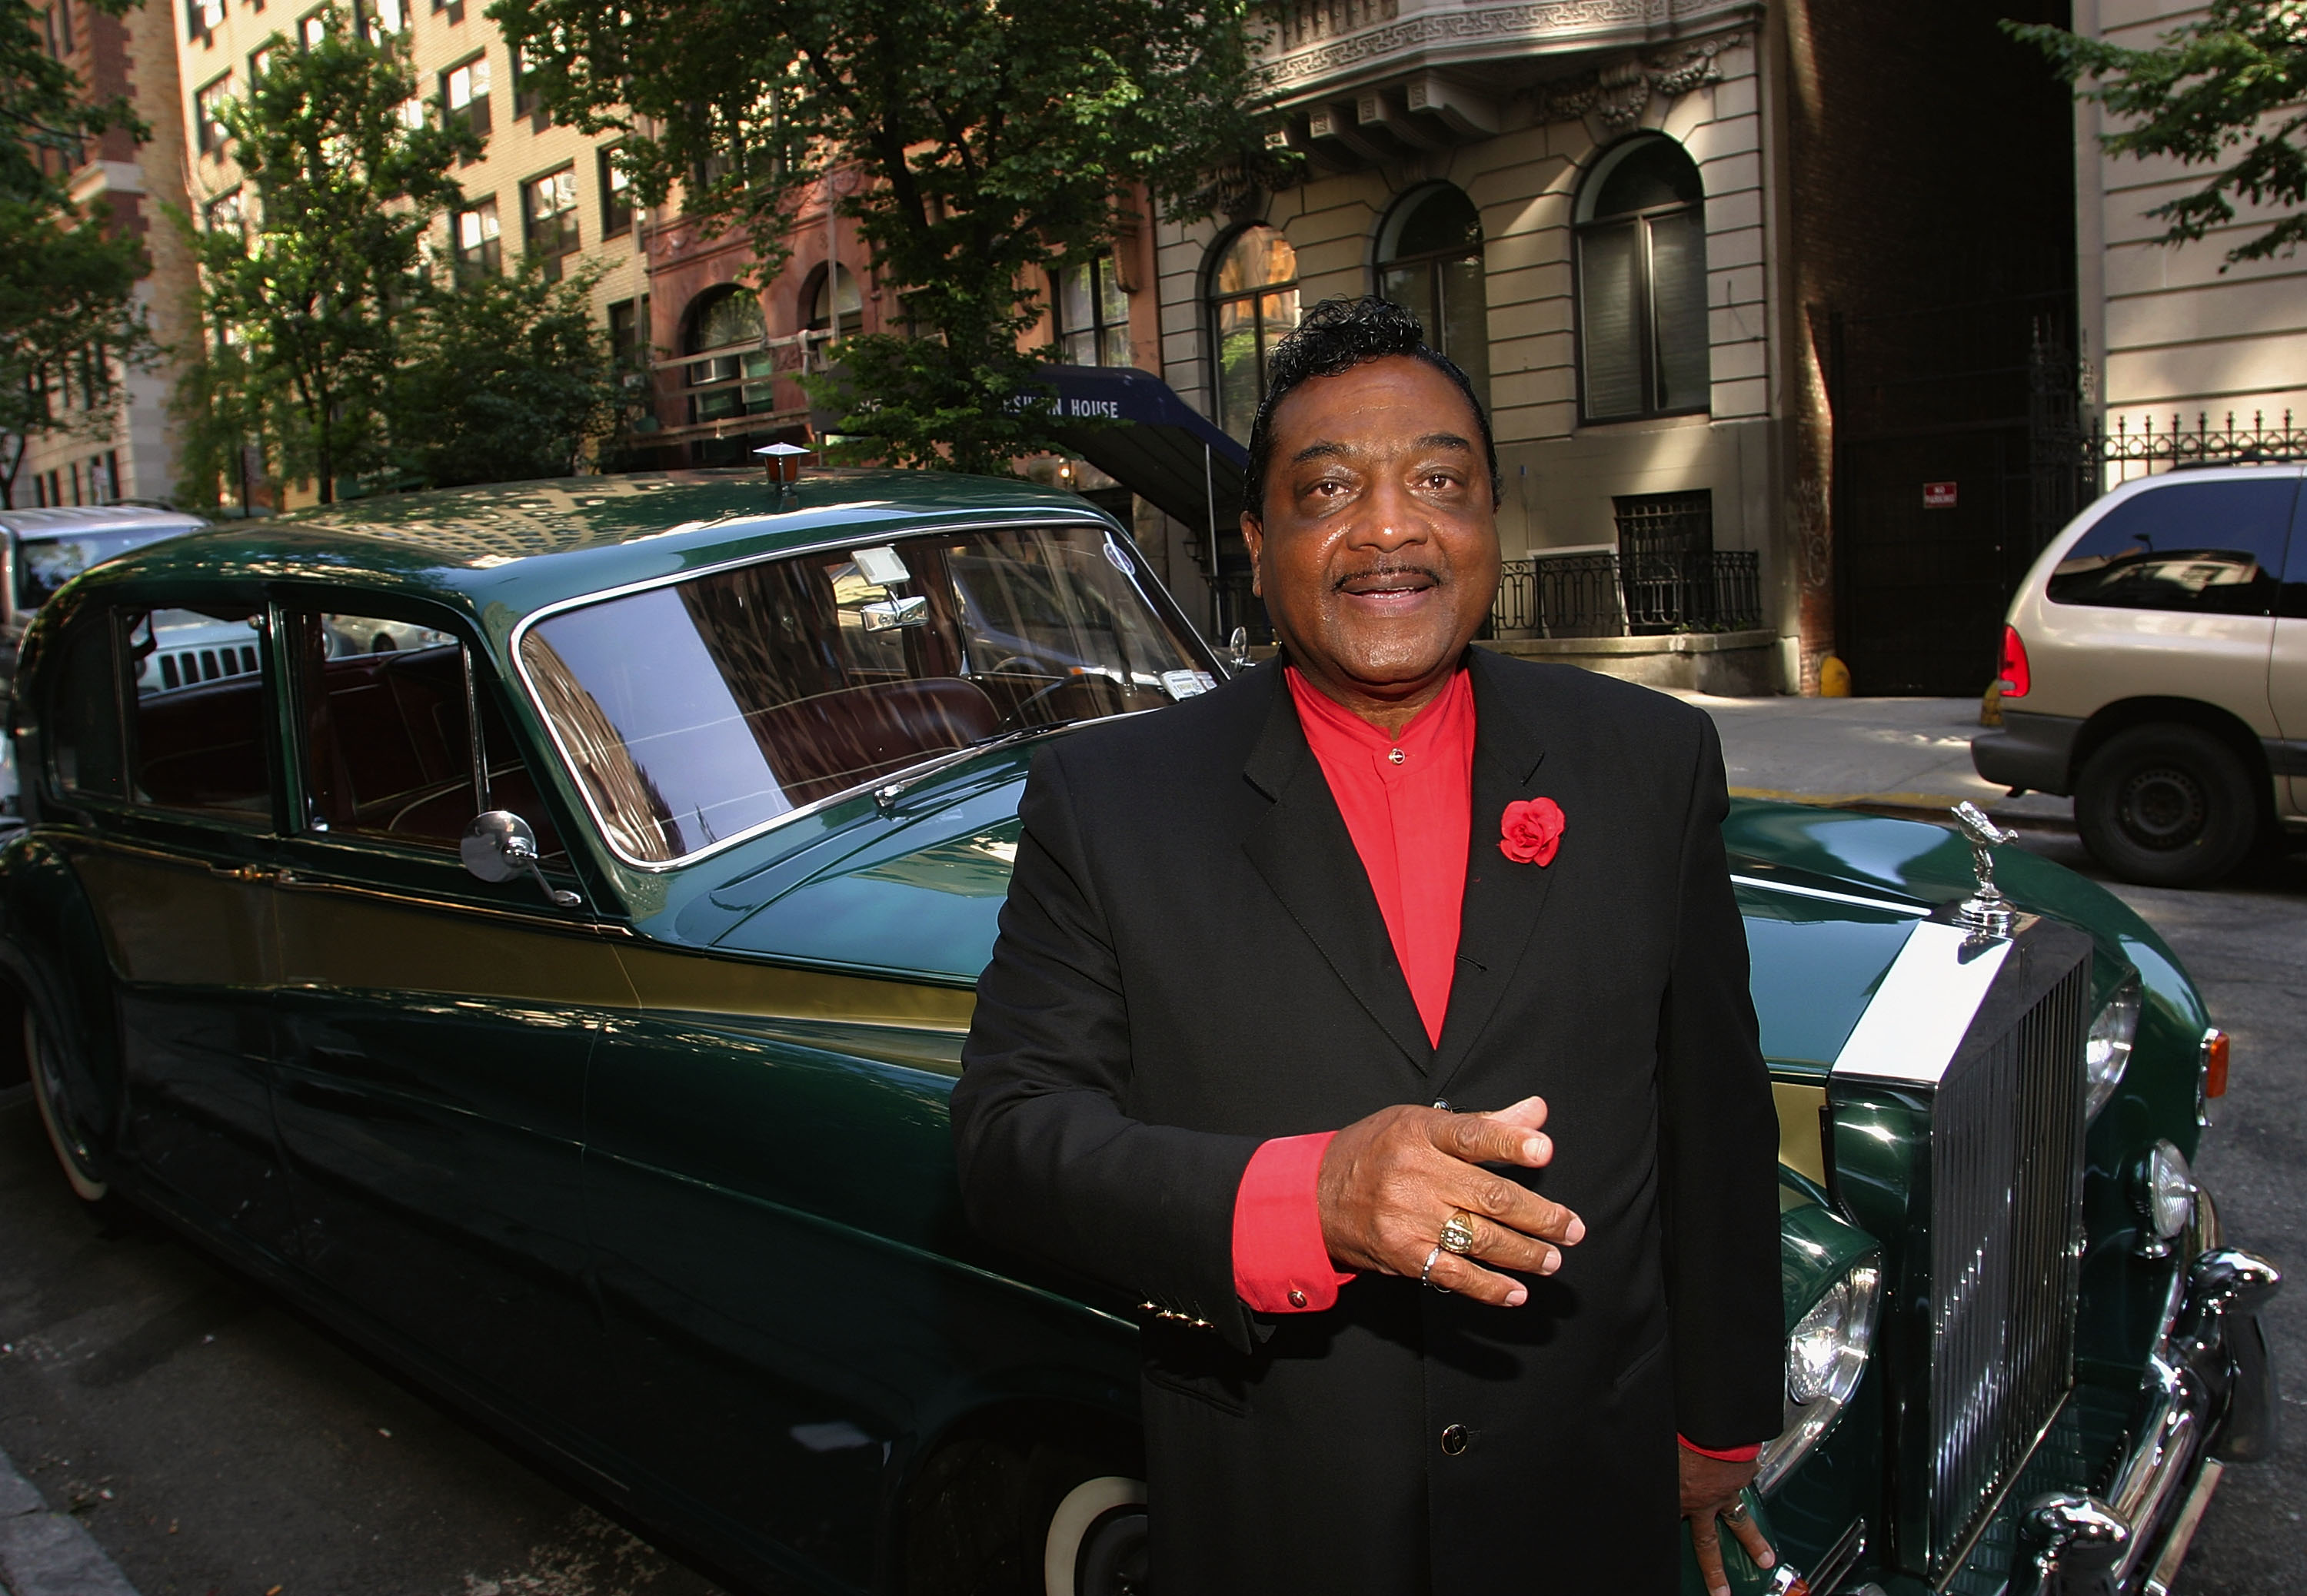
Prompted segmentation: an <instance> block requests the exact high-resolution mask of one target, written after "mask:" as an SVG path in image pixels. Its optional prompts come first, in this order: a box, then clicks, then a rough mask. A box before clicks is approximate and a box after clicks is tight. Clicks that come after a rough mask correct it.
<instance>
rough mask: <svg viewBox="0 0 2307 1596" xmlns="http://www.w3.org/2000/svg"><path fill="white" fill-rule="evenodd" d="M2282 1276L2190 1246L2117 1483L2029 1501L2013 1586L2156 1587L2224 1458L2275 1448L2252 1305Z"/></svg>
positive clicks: (2092, 1594)
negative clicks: (2024, 1550)
mask: <svg viewBox="0 0 2307 1596" xmlns="http://www.w3.org/2000/svg"><path fill="white" fill-rule="evenodd" d="M2281 1284H2283V1276H2281V1275H2280V1274H2278V1273H2277V1271H2276V1268H2275V1266H2273V1265H2272V1264H2270V1263H2268V1261H2267V1260H2266V1259H2261V1258H2258V1257H2254V1256H2253V1255H2252V1254H2251V1253H2248V1252H2243V1251H2241V1250H2236V1249H2234V1248H2231V1247H2215V1248H2213V1249H2211V1250H2208V1251H2206V1252H2203V1253H2200V1255H2198V1256H2197V1258H2196V1259H2195V1261H2194V1263H2193V1265H2192V1266H2191V1267H2190V1268H2189V1269H2188V1271H2187V1274H2186V1276H2185V1289H2184V1293H2183V1296H2182V1298H2181V1300H2180V1302H2178V1304H2177V1306H2176V1310H2175V1311H2174V1313H2172V1314H2171V1315H2170V1316H2169V1319H2168V1320H2167V1328H2166V1329H2165V1333H2164V1336H2163V1340H2162V1344H2161V1345H2159V1346H2158V1347H2157V1349H2156V1352H2155V1355H2154V1357H2153V1358H2152V1359H2150V1360H2149V1361H2148V1374H2147V1385H2148V1393H2149V1397H2148V1409H2147V1413H2146V1415H2145V1417H2144V1418H2143V1419H2142V1420H2141V1421H2140V1424H2139V1426H2138V1428H2137V1429H2136V1430H2133V1432H2132V1435H2131V1451H2130V1453H2129V1454H2128V1455H2126V1456H2125V1457H2124V1458H2123V1464H2122V1466H2121V1467H2120V1468H2119V1469H2118V1470H2117V1471H2116V1473H2115V1476H2114V1487H2113V1489H2110V1490H2109V1491H2108V1492H2107V1493H2106V1495H2105V1497H2104V1498H2101V1497H2095V1496H2091V1495H2089V1494H2088V1493H2087V1492H2083V1491H2054V1492H2051V1493H2050V1494H2048V1495H2046V1496H2042V1497H2038V1498H2036V1499H2035V1500H2034V1501H2033V1502H2031V1503H2029V1504H2028V1506H2027V1510H2026V1512H2025V1514H2024V1515H2022V1517H2021V1521H2020V1522H2021V1527H2022V1532H2023V1533H2024V1534H2025V1536H2026V1538H2027V1541H2028V1557H2027V1558H2026V1559H2025V1560H2024V1561H2023V1562H2022V1565H2021V1567H2020V1570H2019V1571H2018V1572H2019V1577H2018V1578H2017V1579H2016V1580H2015V1581H2014V1582H2013V1584H2012V1591H2013V1592H2014V1593H2015V1596H2028V1593H2031V1596H2131V1593H2132V1592H2140V1593H2142V1596H2161V1592H2164V1591H2165V1589H2166V1588H2167V1586H2168V1583H2169V1582H2170V1580H2171V1578H2172V1577H2173V1576H2174V1575H2175V1574H2176V1573H2177V1572H2178V1564H2179V1559H2180V1558H2183V1557H2184V1556H2185V1555H2186V1549H2187V1542H2188V1541H2189V1540H2190V1539H2191V1538H2192V1536H2193V1534H2194V1529H2195V1523H2196V1521H2197V1519H2199V1518H2200V1515H2201V1514H2202V1510H2203V1506H2204V1505H2205V1503H2206V1502H2207V1501H2208V1498H2209V1494H2210V1488H2211V1487H2212V1486H2213V1485H2214V1484H2216V1483H2217V1479H2218V1471H2219V1469H2220V1467H2221V1465H2222V1464H2226V1463H2244V1462H2249V1461H2251V1460H2253V1459H2256V1458H2261V1457H2265V1456H2268V1455H2269V1454H2271V1453H2272V1452H2273V1451H2274V1450H2275V1442H2276V1413H2277V1399H2276V1389H2275V1372H2274V1370H2273V1369H2272V1368H2271V1367H2270V1366H2269V1364H2268V1357H2267V1340H2266V1336H2265V1335H2264V1334H2263V1333H2262V1332H2261V1331H2260V1327H2259V1319H2258V1313H2259V1310H2260V1308H2261V1307H2262V1306H2264V1305H2265V1304H2266V1302H2268V1299H2269V1298H2271V1297H2273V1296H2274V1294H2275V1293H2276V1289H2277V1287H2278V1286H2280V1285H2281Z"/></svg>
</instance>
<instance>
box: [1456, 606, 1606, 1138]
mask: <svg viewBox="0 0 2307 1596" xmlns="http://www.w3.org/2000/svg"><path fill="white" fill-rule="evenodd" d="M1469 669H1470V670H1471V674H1472V676H1473V686H1474V795H1473V798H1474V807H1473V824H1472V825H1471V827H1469V828H1468V835H1467V850H1466V853H1467V858H1466V898H1465V903H1464V906H1463V907H1462V909H1460V911H1459V926H1458V967H1457V969H1456V971H1455V972H1454V974H1453V976H1452V977H1451V982H1450V1009H1449V1012H1448V1014H1447V1016H1446V1017H1445V1020H1443V1025H1442V1046H1441V1047H1440V1048H1439V1050H1438V1051H1437V1054H1436V1055H1435V1061H1434V1084H1435V1088H1436V1090H1437V1091H1440V1090H1441V1089H1442V1088H1445V1087H1446V1086H1447V1085H1448V1083H1449V1080H1450V1077H1451V1076H1452V1075H1453V1074H1454V1072H1455V1071H1457V1069H1458V1068H1459V1066H1460V1065H1462V1063H1465V1060H1466V1057H1467V1054H1470V1053H1471V1052H1472V1050H1473V1046H1474V1044H1475V1043H1476V1042H1477V1041H1479V1039H1480V1038H1481V1035H1482V1030H1483V1028H1484V1027H1486V1026H1487V1025H1488V1023H1489V1020H1490V1016H1491V1015H1492V1014H1493V1013H1494V1012H1496V1011H1497V1006H1498V1000H1499V999H1500V998H1502V997H1503V996H1505V992H1506V988H1507V987H1508V986H1510V985H1512V983H1513V981H1514V974H1515V971H1516V970H1517V969H1519V968H1520V967H1521V964H1522V953H1523V950H1524V949H1525V948H1527V947H1528V946H1529V944H1530V939H1531V933H1532V932H1533V931H1535V930H1536V928H1537V926H1538V916H1539V910H1540V909H1543V908H1544V907H1545V905H1546V896H1547V893H1548V891H1549V890H1550V889H1551V888H1552V886H1553V884H1554V869H1553V867H1551V866H1539V865H1522V864H1516V863H1515V862H1514V860H1512V859H1509V858H1506V857H1505V854H1503V853H1501V852H1499V851H1498V836H1499V831H1498V823H1499V819H1500V817H1501V816H1502V815H1504V814H1505V807H1506V806H1507V805H1508V804H1510V803H1514V802H1515V801H1517V800H1519V799H1522V798H1536V797H1537V796H1538V795H1539V792H1540V791H1541V790H1542V789H1541V787H1540V785H1539V781H1538V775H1539V769H1540V767H1541V766H1543V765H1544V764H1545V763H1546V748H1545V746H1544V744H1543V743H1542V742H1541V741H1540V740H1539V736H1538V733H1537V730H1536V729H1535V728H1533V727H1532V726H1531V724H1530V723H1529V722H1528V721H1526V720H1524V719H1523V718H1522V714H1521V713H1519V709H1518V706H1517V705H1515V704H1514V703H1512V702H1511V701H1510V699H1509V698H1508V696H1507V695H1506V694H1505V693H1504V692H1502V691H1501V690H1500V684H1499V683H1498V681H1497V676H1498V668H1497V662H1496V661H1495V660H1493V659H1492V657H1491V656H1490V655H1489V654H1488V652H1487V651H1486V650H1483V649H1479V648H1477V649H1475V650H1474V651H1473V659H1472V661H1471V665H1470V667H1469ZM1557 764H1558V762H1557ZM1564 774H1565V772H1563V771H1561V770H1560V769H1558V768H1557V769H1556V770H1554V771H1552V772H1549V775H1550V776H1551V778H1552V779H1553V781H1554V783H1555V784H1557V785H1559V784H1560V781H1561V779H1562V777H1563V776H1564ZM1553 796H1555V797H1556V798H1557V801H1558V800H1559V799H1560V798H1561V796H1562V795H1561V794H1558V793H1557V794H1555V795H1553ZM1573 818H1574V817H1573ZM1566 838H1567V832H1565V841H1566ZM1487 1106H1490V1107H1503V1106H1505V1105H1503V1104H1491V1105H1487Z"/></svg>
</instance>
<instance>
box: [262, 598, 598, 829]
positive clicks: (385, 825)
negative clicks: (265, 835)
mask: <svg viewBox="0 0 2307 1596" xmlns="http://www.w3.org/2000/svg"><path fill="white" fill-rule="evenodd" d="M288 627H289V633H288V635H289V638H290V654H291V657H292V658H293V659H294V660H295V661H296V719H297V724H298V727H299V729H300V730H301V732H302V738H301V741H302V748H301V751H300V752H301V757H302V759H303V761H304V790H305V795H306V798H307V800H308V802H309V803H310V806H311V814H310V816H309V818H308V820H307V822H306V824H307V825H308V826H309V827H310V828H311V829H313V830H314V831H321V832H329V833H330V834H331V835H339V836H356V837H373V838H377V839H381V840H386V841H393V842H398V843H401V844H404V845H407V846H410V847H416V848H425V849H439V850H442V851H443V852H448V853H454V852H455V851H456V849H457V844H458V841H459V839H461V838H462V837H463V836H464V834H465V826H466V824H467V823H468V822H469V821H470V820H471V819H472V818H473V816H474V815H475V814H476V813H477V812H478V811H479V810H481V809H483V808H498V809H511V810H513V811H514V812H515V813H517V814H519V815H520V816H521V818H523V819H524V820H527V822H528V823H529V824H530V825H531V826H533V827H534V828H535V829H536V833H537V843H538V848H539V850H540V852H541V853H542V854H544V856H545V858H546V859H547V860H548V861H549V860H550V859H551V858H553V856H554V855H557V854H558V853H560V851H561V843H560V841H559V840H558V838H556V837H554V836H553V828H552V825H551V823H550V822H549V821H547V820H546V819H545V816H544V814H543V813H542V806H541V805H540V804H539V802H538V801H537V794H536V786H535V783H534V782H533V781H530V779H529V775H528V769H527V764H525V763H524V762H523V761H522V760H521V759H520V757H519V754H518V753H517V752H516V751H515V745H514V744H513V741H512V738H511V736H510V733H509V732H508V731H507V730H505V727H504V723H503V721H502V717H501V716H499V715H498V714H497V713H496V706H495V704H494V702H493V694H492V693H491V691H490V690H489V687H488V684H487V683H485V682H484V681H482V680H480V679H478V678H477V677H476V675H475V674H474V670H473V662H472V661H471V659H470V657H469V655H468V654H467V651H466V649H465V647H464V645H463V644H461V643H460V642H459V640H458V639H457V638H456V637H454V636H450V634H448V633H446V632H440V631H434V630H433V629H431V628H429V627H424V626H420V625H417V624H416V623H414V622H410V621H405V620H392V619H382V618H380V617H375V616H362V615H347V614H341V613H336V612H329V611H311V610H307V611H301V612H297V613H295V614H292V615H290V616H289V617H288ZM475 703H478V704H480V706H481V715H480V727H479V731H480V738H481V747H482V748H483V750H484V751H483V753H482V758H481V764H482V768H483V769H484V770H485V772H487V779H486V781H484V782H479V783H476V782H475V781H474V780H473V764H474V753H475V739H474V725H473V717H472V714H471V706H472V705H473V704H475Z"/></svg>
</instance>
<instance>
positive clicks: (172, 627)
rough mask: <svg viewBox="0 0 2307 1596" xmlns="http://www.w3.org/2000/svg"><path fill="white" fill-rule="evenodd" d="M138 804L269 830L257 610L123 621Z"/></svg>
mask: <svg viewBox="0 0 2307 1596" xmlns="http://www.w3.org/2000/svg"><path fill="white" fill-rule="evenodd" d="M121 622H122V625H121V632H122V636H123V637H124V640H125V642H126V644H127V674H128V675H129V677H130V679H132V680H133V682H134V684H135V703H134V704H133V709H132V711H131V713H130V715H129V731H130V736H129V739H128V741H129V772H128V774H129V797H130V798H133V799H134V800H135V801H136V802H138V803H142V804H150V805H152V806H154V807H158V808H163V809H182V810H189V811H193V812H196V813H200V814H206V815H216V816H219V817H220V818H226V819H233V820H244V821H269V820H270V818H271V817H272V779H271V768H270V759H269V757H268V755H267V753H266V747H267V742H268V739H267V738H266V736H265V722H266V719H267V716H266V698H265V692H264V679H265V674H266V665H265V644H264V630H263V626H264V623H263V620H262V617H261V616H260V615H259V614H258V613H257V611H255V610H249V609H234V610H141V611H132V612H129V613H127V614H124V615H123V616H122V618H121Z"/></svg>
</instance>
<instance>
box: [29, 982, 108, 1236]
mask: <svg viewBox="0 0 2307 1596" xmlns="http://www.w3.org/2000/svg"><path fill="white" fill-rule="evenodd" d="M62 1064H63V1060H62V1059H61V1057H60V1056H59V1055H58V1054H57V1052H56V1043H55V1041H54V1039H53V1038H52V1037H49V1035H48V1034H47V1031H46V1030H44V1029H43V1028H41V1025H40V1022H39V1020H38V1019H37V1018H36V1017H35V1016H34V1013H33V1011H32V1005H31V1004H30V1003H26V1004H25V1005H24V1066H25V1069H26V1071H28V1072H29V1073H30V1076H31V1078H32V1102H33V1104H34V1105H35V1106H36V1107H37V1108H38V1109H39V1114H40V1128H41V1129H42V1130H44V1131H47V1133H48V1145H49V1146H50V1147H52V1148H55V1149H56V1162H57V1163H58V1164H61V1165H64V1179H65V1180H67V1181H69V1182H71V1183H72V1189H73V1195H74V1196H75V1197H78V1198H79V1199H81V1201H82V1202H102V1201H103V1200H104V1199H105V1198H106V1197H107V1196H108V1195H110V1193H111V1190H112V1189H111V1187H110V1185H109V1184H108V1183H107V1182H106V1181H105V1179H104V1178H103V1176H102V1175H101V1174H99V1173H98V1167H97V1162H96V1153H95V1147H94V1144H93V1142H92V1141H91V1140H90V1137H89V1132H88V1127H87V1123H86V1122H85V1121H84V1120H82V1119H81V1116H80V1114H79V1111H78V1109H77V1108H76V1106H75V1105H74V1104H73V1096H72V1089H71V1088H70V1087H69V1086H68V1085H67V1084H66V1082H65V1080H64V1071H63V1068H62Z"/></svg>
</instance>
